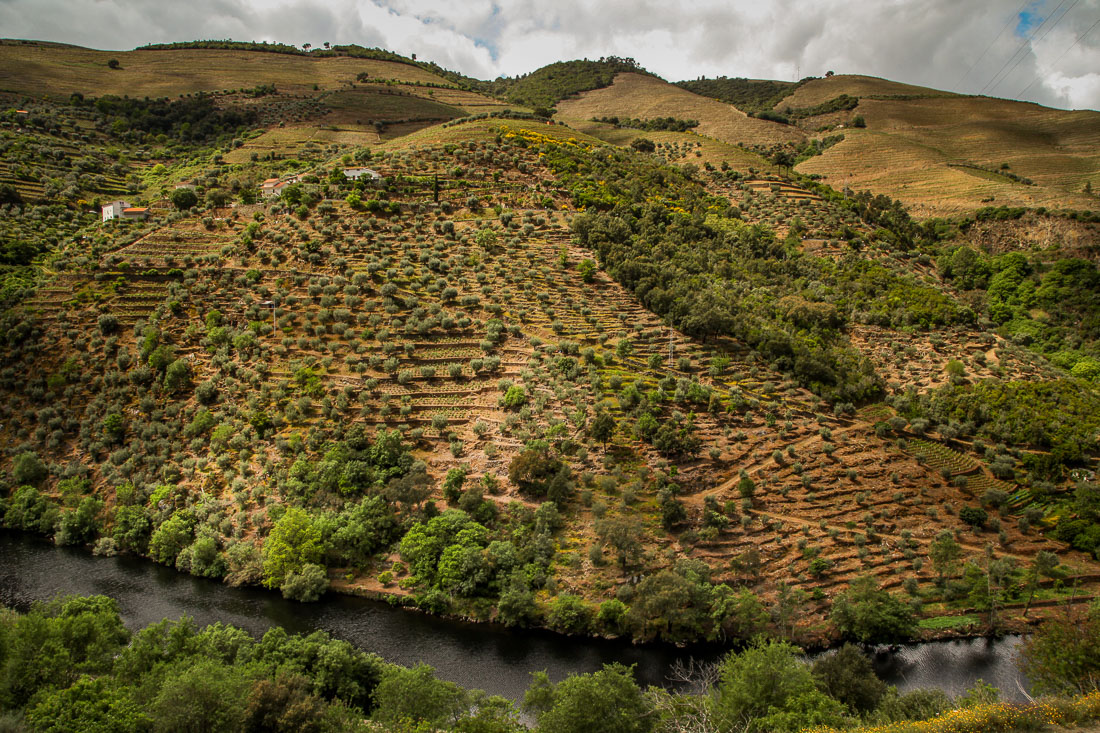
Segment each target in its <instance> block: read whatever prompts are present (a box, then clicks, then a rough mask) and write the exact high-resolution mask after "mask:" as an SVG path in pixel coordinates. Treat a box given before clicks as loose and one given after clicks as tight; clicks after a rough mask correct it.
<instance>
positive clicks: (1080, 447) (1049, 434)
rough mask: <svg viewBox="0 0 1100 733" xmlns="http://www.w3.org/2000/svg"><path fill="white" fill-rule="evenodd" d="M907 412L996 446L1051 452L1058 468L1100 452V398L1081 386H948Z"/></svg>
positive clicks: (909, 406)
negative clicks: (1099, 437)
mask: <svg viewBox="0 0 1100 733" xmlns="http://www.w3.org/2000/svg"><path fill="white" fill-rule="evenodd" d="M907 409H908V410H909V414H912V415H914V416H918V415H919V416H924V417H927V418H930V419H932V420H934V421H935V422H937V423H940V424H943V425H947V424H951V423H961V424H964V427H963V432H966V433H975V434H978V435H983V436H985V437H988V438H989V439H991V440H993V441H995V442H1003V443H1008V444H1014V445H1022V446H1031V447H1034V448H1041V449H1045V450H1048V451H1050V452H1051V454H1052V455H1053V456H1054V458H1055V459H1056V460H1057V461H1059V462H1064V461H1069V462H1077V461H1080V460H1082V459H1083V458H1084V457H1085V456H1089V455H1094V454H1095V453H1096V452H1097V449H1098V447H1100V446H1098V445H1097V435H1098V434H1100V432H1098V431H1100V394H1098V393H1097V392H1096V390H1095V388H1094V387H1093V386H1092V385H1091V384H1089V383H1087V382H1084V381H1081V380H1074V379H1060V380H1054V381H1044V382H1025V381H1017V380H1014V381H1002V380H995V379H989V380H982V381H980V382H976V383H974V384H962V385H948V386H945V387H941V388H940V389H938V390H934V391H931V392H928V393H925V394H924V395H922V396H920V397H919V398H917V397H913V398H912V400H911V401H910V402H909V403H908V404H907Z"/></svg>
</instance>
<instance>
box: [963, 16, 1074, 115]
mask: <svg viewBox="0 0 1100 733" xmlns="http://www.w3.org/2000/svg"><path fill="white" fill-rule="evenodd" d="M1065 4H1066V0H1062V1H1061V2H1060V3H1058V7H1056V8H1055V9H1054V12H1053V13H1051V14H1050V15H1048V16H1047V17H1045V18H1043V22H1042V23H1040V24H1039V25H1038V26H1036V28H1035V30H1033V31H1032V32H1031V35H1030V36H1028V37H1027V38H1025V39H1024V40H1023V41H1022V42H1021V43H1020V45H1019V47H1017V49H1016V50H1015V51H1014V52H1013V54H1012V55H1011V56H1009V57H1008V59H1007V60H1006V61H1005V62H1004V64H1002V65H1001V68H1000V69H998V70H997V73H996V74H994V75H993V76H992V78H990V80H989V81H987V82H986V84H985V86H984V87H982V88H981V89H979V90H978V94H985V90H986V89H988V88H989V86H990V85H991V84H993V81H994V80H995V79H997V77H999V76H1000V75H1001V72H1002V71H1004V70H1005V69H1007V68H1008V65H1009V64H1011V63H1012V61H1013V59H1015V58H1016V57H1017V56H1018V55H1019V54H1020V53H1021V52H1022V51H1023V50H1024V49H1025V48H1027V47H1028V44H1030V43H1031V41H1032V39H1034V38H1035V36H1036V35H1038V33H1039V31H1040V30H1042V29H1043V26H1045V25H1046V24H1047V22H1048V21H1049V20H1050V19H1051V18H1053V17H1054V16H1055V15H1057V14H1058V11H1059V10H1061V9H1062V6H1063V5H1065Z"/></svg>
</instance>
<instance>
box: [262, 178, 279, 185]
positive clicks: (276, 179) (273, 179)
mask: <svg viewBox="0 0 1100 733" xmlns="http://www.w3.org/2000/svg"><path fill="white" fill-rule="evenodd" d="M278 182H279V179H278V178H268V179H267V180H266V181H264V183H263V185H265V186H266V185H267V184H269V183H278Z"/></svg>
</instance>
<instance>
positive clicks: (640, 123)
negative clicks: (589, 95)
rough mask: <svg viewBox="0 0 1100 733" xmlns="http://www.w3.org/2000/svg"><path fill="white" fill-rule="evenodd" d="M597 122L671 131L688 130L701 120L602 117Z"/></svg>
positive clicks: (635, 128)
mask: <svg viewBox="0 0 1100 733" xmlns="http://www.w3.org/2000/svg"><path fill="white" fill-rule="evenodd" d="M594 121H595V122H603V123H606V124H608V125H614V126H615V127H628V128H630V129H632V130H645V131H647V132H652V131H654V130H667V131H669V132H687V131H688V130H690V129H692V128H693V127H698V126H699V120H682V119H679V118H677V117H654V118H652V119H647V120H640V119H637V118H634V117H600V118H597V119H595V120H594Z"/></svg>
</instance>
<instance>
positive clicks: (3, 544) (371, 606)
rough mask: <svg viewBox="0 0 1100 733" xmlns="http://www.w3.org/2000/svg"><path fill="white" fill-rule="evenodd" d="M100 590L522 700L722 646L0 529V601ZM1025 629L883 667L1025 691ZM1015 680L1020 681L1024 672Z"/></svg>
mask: <svg viewBox="0 0 1100 733" xmlns="http://www.w3.org/2000/svg"><path fill="white" fill-rule="evenodd" d="M65 594H76V595H92V594H101V595H107V596H111V597H112V598H115V599H116V600H117V601H118V604H119V608H120V609H121V612H122V618H123V621H124V622H125V623H126V626H127V627H128V628H130V629H131V630H136V629H140V628H142V627H143V626H146V625H148V624H150V623H153V622H155V621H160V620H161V619H163V618H170V619H177V618H180V617H181V616H191V617H192V618H193V619H194V620H195V621H196V622H197V623H198V624H199V625H200V626H205V625H207V624H212V623H215V622H218V621H220V622H222V623H225V624H232V625H234V626H239V627H241V628H243V629H246V630H248V631H249V632H250V633H252V634H254V635H260V634H262V633H263V632H264V631H266V630H267V629H270V628H272V627H275V626H282V627H284V628H285V629H287V630H288V631H290V632H296V633H309V632H311V631H316V630H318V629H320V630H324V631H327V632H329V633H330V634H332V635H333V636H335V637H337V638H340V639H345V640H347V641H348V642H350V643H352V644H354V645H355V646H357V647H359V648H361V649H364V650H366V651H371V652H374V653H376V654H378V655H379V656H380V657H382V658H383V659H385V660H387V661H389V662H395V663H397V664H402V665H414V664H417V663H419V662H426V663H428V664H430V665H432V666H433V667H434V668H435V670H436V673H437V674H438V675H439V677H441V678H443V679H446V680H451V681H453V682H457V683H459V684H460V685H463V686H464V687H469V688H477V689H482V690H485V691H487V692H489V693H491V694H497V695H503V696H505V697H508V698H511V699H513V700H521V699H522V698H523V692H524V690H525V689H526V688H527V686H528V683H529V682H530V675H531V672H535V671H538V670H546V671H547V672H548V673H549V674H550V677H551V679H553V680H555V681H557V680H560V679H562V678H564V677H565V676H566V675H568V674H570V673H574V672H575V673H583V672H591V671H594V670H597V669H599V668H600V667H601V666H602V665H604V664H608V663H611V662H621V663H623V664H627V665H631V664H633V665H636V667H635V675H636V677H637V679H638V681H639V683H641V684H643V685H651V684H652V685H661V684H667V682H668V679H667V678H668V673H669V671H670V669H671V668H672V666H673V665H674V664H675V663H676V662H677V661H684V662H686V661H689V660H690V659H691V658H692V657H695V658H697V659H698V658H702V659H703V660H713V659H717V658H718V657H719V656H720V655H721V654H722V652H723V649H722V648H721V647H717V646H715V645H708V646H700V647H695V648H692V649H679V648H675V647H672V646H665V645H645V646H635V645H631V644H627V643H622V642H612V641H604V640H593V639H579V638H569V637H563V636H559V635H557V634H552V633H549V632H543V631H531V630H517V629H507V628H504V627H501V626H496V625H493V624H473V623H464V622H461V621H452V620H447V619H440V618H437V617H434V616H428V615H425V614H421V613H416V612H412V611H408V610H403V609H399V608H393V607H390V606H389V605H387V604H385V603H381V602H379V601H370V600H366V599H362V598H353V597H348V596H340V595H335V594H328V595H326V596H325V597H324V599H323V600H322V601H321V602H319V603H312V604H301V603H294V602H291V601H286V600H284V599H283V598H282V597H281V596H280V595H278V594H277V593H273V592H270V591H265V590H261V589H257V588H230V587H229V586H226V585H223V584H221V583H218V582H215V581H211V580H207V579H203V578H196V577H192V576H189V575H184V574H181V573H178V572H176V571H175V570H171V569H169V568H165V567H162V566H159V565H156V564H154V563H152V562H150V561H147V560H141V559H138V558H133V557H116V558H99V557H94V556H92V555H91V554H89V553H88V552H87V551H86V550H78V549H74V548H62V547H55V546H54V545H52V544H51V543H49V542H46V541H45V540H43V539H41V538H37V537H34V536H31V535H25V534H22V533H14V532H7V531H3V530H0V603H2V604H3V605H7V606H11V607H14V608H17V609H19V610H26V609H27V608H29V606H30V604H31V603H33V602H35V601H43V600H49V599H51V598H54V597H56V596H58V595H65ZM1019 643H1020V638H1019V637H1014V636H1010V637H1007V638H1004V639H1000V640H997V641H986V640H983V639H976V640H966V641H945V642H929V643H922V644H911V645H907V646H905V647H902V648H901V649H900V650H899V651H898V652H896V653H892V654H880V655H878V656H877V658H876V660H875V664H876V670H877V671H878V672H879V674H880V676H881V677H882V678H883V679H885V680H886V681H887V682H888V683H890V684H894V685H897V686H898V688H899V689H900V690H903V691H904V690H909V689H914V688H919V687H938V688H940V689H943V690H944V691H945V692H947V693H948V694H951V695H957V694H959V693H961V692H963V691H964V690H965V689H966V688H967V687H969V686H970V685H972V684H973V683H974V681H975V680H977V679H979V678H981V679H983V680H985V681H986V682H988V683H990V684H992V685H995V686H996V687H998V688H1000V689H1001V690H1002V692H1003V695H1004V697H1005V698H1006V699H1012V700H1016V699H1020V698H1022V695H1021V692H1020V685H1021V684H1024V685H1026V682H1025V681H1024V680H1023V678H1022V674H1021V673H1020V672H1019V670H1018V666H1017V653H1018V651H1019ZM1018 680H1019V681H1018Z"/></svg>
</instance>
